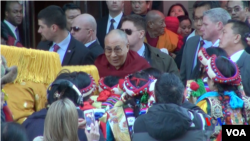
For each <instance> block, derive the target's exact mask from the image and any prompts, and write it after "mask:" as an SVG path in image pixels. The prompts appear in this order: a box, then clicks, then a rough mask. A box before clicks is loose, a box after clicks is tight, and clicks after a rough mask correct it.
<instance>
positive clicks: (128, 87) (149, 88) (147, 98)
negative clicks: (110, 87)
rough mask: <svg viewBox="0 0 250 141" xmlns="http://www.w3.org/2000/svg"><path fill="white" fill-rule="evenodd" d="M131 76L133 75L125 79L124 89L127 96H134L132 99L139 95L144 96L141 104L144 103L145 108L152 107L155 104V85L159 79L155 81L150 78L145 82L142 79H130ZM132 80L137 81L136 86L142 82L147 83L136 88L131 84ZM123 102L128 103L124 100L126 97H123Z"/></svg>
mask: <svg viewBox="0 0 250 141" xmlns="http://www.w3.org/2000/svg"><path fill="white" fill-rule="evenodd" d="M131 75H132V74H130V75H127V76H126V77H125V80H124V83H123V87H122V88H123V90H124V91H125V92H126V94H127V95H129V96H132V97H134V96H137V95H142V98H141V103H144V104H143V105H144V106H145V107H150V106H151V105H152V104H153V103H154V102H155V95H154V88H155V83H156V81H157V79H155V78H154V77H152V76H149V79H148V80H145V79H142V78H136V77H132V78H131V79H130V76H131ZM131 80H134V81H136V85H138V84H139V83H140V81H146V84H144V85H143V86H141V87H139V88H138V87H137V86H134V85H133V84H132V83H131ZM121 100H122V101H126V99H124V96H122V97H121ZM146 103H147V104H146Z"/></svg>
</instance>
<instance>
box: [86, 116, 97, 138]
mask: <svg viewBox="0 0 250 141" xmlns="http://www.w3.org/2000/svg"><path fill="white" fill-rule="evenodd" d="M85 134H86V136H87V139H88V141H99V139H100V133H99V124H98V122H97V121H95V123H94V124H93V123H91V129H90V131H88V130H87V128H85Z"/></svg>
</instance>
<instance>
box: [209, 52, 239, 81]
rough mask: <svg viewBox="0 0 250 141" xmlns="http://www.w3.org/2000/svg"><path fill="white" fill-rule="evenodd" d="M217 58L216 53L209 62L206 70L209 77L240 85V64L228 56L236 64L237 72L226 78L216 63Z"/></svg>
mask: <svg viewBox="0 0 250 141" xmlns="http://www.w3.org/2000/svg"><path fill="white" fill-rule="evenodd" d="M225 58H226V57H225ZM216 59H217V57H216V55H212V56H211V57H210V58H209V60H208V62H207V66H206V71H207V75H208V77H209V78H211V79H212V80H213V81H214V82H217V83H227V84H231V85H237V86H239V85H240V84H241V76H240V71H239V68H238V66H237V65H236V64H235V63H234V62H233V61H231V60H229V59H228V58H226V59H228V60H229V61H230V62H231V63H232V64H234V66H235V68H236V73H235V74H234V76H232V77H229V78H226V77H225V76H223V75H222V74H221V72H220V71H219V69H218V68H217V66H216V64H215V61H216Z"/></svg>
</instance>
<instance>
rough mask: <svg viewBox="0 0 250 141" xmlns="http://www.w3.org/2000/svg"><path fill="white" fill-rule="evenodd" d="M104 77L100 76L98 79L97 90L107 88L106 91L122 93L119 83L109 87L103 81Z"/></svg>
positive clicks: (100, 90)
mask: <svg viewBox="0 0 250 141" xmlns="http://www.w3.org/2000/svg"><path fill="white" fill-rule="evenodd" d="M104 78H105V77H102V78H100V79H99V92H102V91H104V90H107V91H110V92H111V93H114V94H119V95H120V94H121V93H122V91H121V89H119V83H118V84H116V85H114V86H113V87H109V86H107V85H106V84H105V83H104Z"/></svg>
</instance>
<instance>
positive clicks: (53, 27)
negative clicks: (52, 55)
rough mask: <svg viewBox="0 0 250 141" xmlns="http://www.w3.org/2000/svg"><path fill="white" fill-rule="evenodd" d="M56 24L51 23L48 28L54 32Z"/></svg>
mask: <svg viewBox="0 0 250 141" xmlns="http://www.w3.org/2000/svg"><path fill="white" fill-rule="evenodd" d="M58 28H59V27H58V26H57V25H56V24H52V25H51V26H50V29H51V30H52V31H53V32H56V31H57V30H58Z"/></svg>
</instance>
